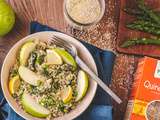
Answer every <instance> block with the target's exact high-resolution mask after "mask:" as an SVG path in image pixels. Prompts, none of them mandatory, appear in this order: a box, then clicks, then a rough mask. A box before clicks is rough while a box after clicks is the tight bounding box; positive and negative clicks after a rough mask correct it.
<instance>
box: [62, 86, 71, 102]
mask: <svg viewBox="0 0 160 120" xmlns="http://www.w3.org/2000/svg"><path fill="white" fill-rule="evenodd" d="M72 94H73V92H72V87H71V86H68V87H66V88H65V89H64V90H62V92H61V97H62V100H63V102H64V103H68V102H69V101H70V100H71V99H72Z"/></svg>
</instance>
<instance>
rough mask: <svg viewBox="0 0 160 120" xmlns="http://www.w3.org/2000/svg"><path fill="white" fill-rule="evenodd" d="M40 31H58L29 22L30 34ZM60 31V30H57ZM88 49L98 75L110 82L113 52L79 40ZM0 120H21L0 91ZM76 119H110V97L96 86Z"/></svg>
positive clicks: (113, 58)
mask: <svg viewBox="0 0 160 120" xmlns="http://www.w3.org/2000/svg"><path fill="white" fill-rule="evenodd" d="M41 31H58V30H56V29H54V28H50V27H48V26H46V25H42V24H40V23H38V22H35V21H33V22H31V23H30V34H33V33H36V32H41ZM58 32H60V31H58ZM79 41H80V42H82V44H83V45H84V46H85V47H86V48H87V49H88V50H89V51H90V53H91V54H92V56H93V58H94V60H95V63H96V65H97V69H98V76H99V77H100V78H101V79H102V80H103V82H105V83H106V84H107V85H109V84H110V83H111V76H112V69H113V65H114V60H115V57H116V56H115V54H114V53H113V52H111V51H108V50H102V49H99V48H97V47H95V46H93V45H91V44H88V43H86V42H84V41H83V40H79ZM0 101H1V102H0V120H23V118H22V117H20V116H19V115H17V114H16V113H15V112H14V111H13V110H12V108H11V107H10V106H9V105H8V103H7V102H6V100H5V98H4V97H3V93H2V91H1V92H0ZM76 120H112V102H111V97H110V96H109V95H108V94H107V93H105V92H104V91H103V90H102V89H101V88H100V87H98V89H97V92H96V95H95V98H94V100H93V102H92V103H91V105H90V107H89V108H88V109H87V110H86V111H85V112H84V113H82V114H81V115H80V116H79V117H78V118H76Z"/></svg>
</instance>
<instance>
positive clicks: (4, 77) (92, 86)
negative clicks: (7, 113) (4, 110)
mask: <svg viewBox="0 0 160 120" xmlns="http://www.w3.org/2000/svg"><path fill="white" fill-rule="evenodd" d="M53 35H56V36H58V37H61V38H63V39H64V40H67V41H68V42H71V43H72V44H74V45H75V46H76V48H77V50H78V54H79V56H80V57H81V58H82V59H83V60H84V61H85V63H86V64H87V65H88V66H89V67H90V68H91V69H92V70H93V71H94V72H95V73H97V68H96V64H95V62H94V59H93V58H92V56H91V54H90V53H89V51H88V50H87V49H86V48H85V47H84V46H83V45H82V44H81V43H80V42H79V41H77V40H76V39H74V38H73V37H70V36H68V35H66V34H63V33H59V32H39V33H35V34H32V35H29V36H27V37H25V38H23V39H22V40H20V41H19V42H17V43H16V44H15V45H14V46H13V47H12V48H11V50H10V51H9V53H8V54H7V56H6V58H5V60H4V63H3V66H2V70H1V86H2V90H3V93H4V96H5V98H6V100H7V102H8V103H9V105H10V106H11V107H12V109H13V110H14V111H15V112H16V113H17V114H19V115H20V116H22V117H23V118H25V119H34V120H44V119H40V118H35V117H33V116H31V115H29V114H27V113H26V112H24V111H23V110H22V109H21V108H20V107H19V106H18V105H17V103H16V101H15V100H14V99H13V98H12V96H11V95H10V93H9V89H8V77H9V70H10V68H11V67H12V66H13V64H14V63H15V60H16V56H17V53H18V51H19V49H20V47H21V45H22V44H23V43H24V42H26V41H28V40H31V39H33V38H34V39H39V40H41V41H47V40H48V39H49V38H51V37H52V36H53ZM96 89H97V83H96V82H95V81H94V80H91V78H90V80H89V89H88V91H87V94H86V96H85V97H84V98H83V100H82V101H81V102H80V103H79V104H78V106H77V107H76V109H74V110H72V111H71V112H69V113H68V114H66V115H64V116H62V117H59V118H56V120H65V119H66V120H68V119H74V118H76V117H77V116H79V115H80V114H81V113H82V112H84V111H85V109H86V108H87V107H88V106H89V104H90V103H91V101H92V99H93V97H94V95H95V93H96Z"/></svg>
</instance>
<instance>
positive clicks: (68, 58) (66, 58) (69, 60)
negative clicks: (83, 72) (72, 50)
mask: <svg viewBox="0 0 160 120" xmlns="http://www.w3.org/2000/svg"><path fill="white" fill-rule="evenodd" d="M54 50H55V51H56V52H57V53H58V54H59V55H60V56H61V58H62V59H63V61H64V62H65V63H67V64H70V65H72V66H73V67H74V69H76V68H77V63H76V61H75V60H74V58H73V57H72V55H71V54H69V53H68V52H67V51H66V50H64V49H61V48H55V49H54Z"/></svg>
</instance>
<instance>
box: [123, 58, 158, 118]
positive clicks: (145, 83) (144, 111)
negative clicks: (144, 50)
mask: <svg viewBox="0 0 160 120" xmlns="http://www.w3.org/2000/svg"><path fill="white" fill-rule="evenodd" d="M125 120H160V60H157V59H154V58H150V57H145V58H143V59H141V60H140V61H139V64H138V67H137V71H136V73H135V76H134V82H133V86H132V91H131V95H130V98H129V101H128V105H127V109H126V115H125Z"/></svg>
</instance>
